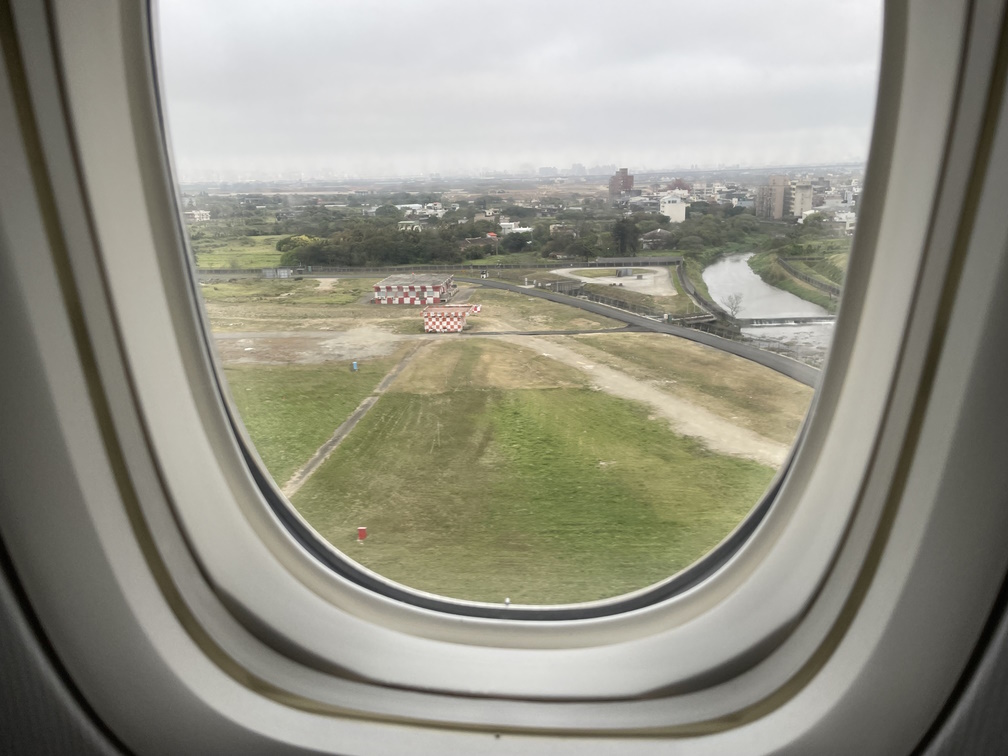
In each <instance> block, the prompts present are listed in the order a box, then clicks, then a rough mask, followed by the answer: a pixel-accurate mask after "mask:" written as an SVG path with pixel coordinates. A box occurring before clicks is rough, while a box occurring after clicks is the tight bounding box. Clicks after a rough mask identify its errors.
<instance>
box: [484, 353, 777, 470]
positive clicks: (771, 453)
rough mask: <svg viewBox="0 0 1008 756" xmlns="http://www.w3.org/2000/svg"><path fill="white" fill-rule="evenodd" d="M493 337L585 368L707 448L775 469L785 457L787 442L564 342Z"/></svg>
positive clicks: (611, 390)
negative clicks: (596, 360) (634, 375)
mask: <svg viewBox="0 0 1008 756" xmlns="http://www.w3.org/2000/svg"><path fill="white" fill-rule="evenodd" d="M491 338H499V339H504V340H507V341H511V342H512V343H516V344H520V345H521V346H524V347H526V348H531V349H535V350H536V351H538V352H539V353H540V354H541V355H542V356H544V357H549V358H551V359H554V360H558V361H560V362H563V363H564V364H567V365H570V366H571V367H574V368H577V369H579V370H582V371H584V372H585V373H586V374H588V375H590V376H591V381H592V384H593V385H594V386H595V388H597V389H598V390H600V391H605V392H606V393H608V394H612V395H613V396H618V397H620V398H623V399H630V400H632V401H637V402H643V403H644V404H647V405H648V406H650V407H652V408H653V409H654V411H655V413H656V415H657V416H660V417H664V418H665V419H666V420H668V421H669V423H670V424H671V425H672V428H673V430H675V431H676V432H677V433H680V434H682V435H685V436H690V437H692V438H696V439H698V440H700V441H702V442H703V443H704V444H705V445H706V446H707V447H708V448H709V449H711V451H715V452H719V453H721V454H730V455H732V456H737V457H744V458H746V459H752V460H755V461H756V462H760V463H762V464H765V465H772V466H774V467H779V466H780V465H781V464H783V462H784V460H785V459H786V458H787V455H788V451H789V450H790V447H789V446H788V445H787V444H782V443H779V442H777V441H773V440H771V439H768V438H766V437H764V436H761V435H759V434H758V433H754V432H753V431H751V430H749V429H747V428H743V427H740V426H739V425H737V424H735V423H734V422H732V421H731V420H726V419H725V418H723V417H721V416H719V415H717V414H715V413H714V412H712V411H710V410H709V409H706V408H704V407H702V406H700V405H698V404H695V403H694V402H691V401H689V400H687V399H683V398H681V397H678V396H674V395H672V394H669V393H666V392H664V391H661V390H660V389H658V388H656V387H655V386H653V385H651V384H650V383H649V382H647V381H642V380H639V379H637V378H634V377H633V376H630V375H627V374H626V373H623V372H620V371H619V370H614V369H613V368H610V367H608V366H607V365H604V364H601V363H592V362H591V361H590V360H589V359H588V358H586V357H585V356H584V355H582V354H580V353H578V352H576V351H574V350H573V349H569V348H568V347H566V346H562V345H561V344H559V343H557V341H556V340H555V339H546V338H540V337H531V336H497V337H491Z"/></svg>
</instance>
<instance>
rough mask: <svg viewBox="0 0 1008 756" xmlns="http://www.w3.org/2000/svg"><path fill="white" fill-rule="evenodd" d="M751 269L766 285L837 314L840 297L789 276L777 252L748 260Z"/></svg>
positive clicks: (762, 253)
mask: <svg viewBox="0 0 1008 756" xmlns="http://www.w3.org/2000/svg"><path fill="white" fill-rule="evenodd" d="M748 264H749V268H750V269H751V270H752V271H753V272H754V273H755V274H756V275H757V276H759V277H760V278H761V279H762V280H763V281H764V283H767V284H769V285H770V286H773V287H775V288H777V289H781V290H783V291H786V292H789V293H791V294H794V295H795V296H796V297H801V298H802V299H804V300H805V301H806V302H811V303H813V304H816V305H818V306H819V307H822V308H823V309H824V310H826V311H827V312H829V313H835V312H836V311H837V306H838V305H839V299H838V297H835V296H833V295H831V294H829V293H827V292H825V291H821V290H820V289H817V288H815V287H814V286H811V285H809V284H807V283H805V282H804V281H799V280H798V279H797V278H794V277H793V276H791V275H789V274H788V272H787V271H786V270H785V269H784V267H783V266H782V265H780V263H779V262H778V258H777V253H776V252H758V253H757V254H755V255H753V256H752V257H750V258H749V260H748Z"/></svg>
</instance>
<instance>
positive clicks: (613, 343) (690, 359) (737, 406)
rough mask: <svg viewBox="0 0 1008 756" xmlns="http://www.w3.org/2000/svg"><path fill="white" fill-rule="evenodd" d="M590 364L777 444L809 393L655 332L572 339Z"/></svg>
mask: <svg viewBox="0 0 1008 756" xmlns="http://www.w3.org/2000/svg"><path fill="white" fill-rule="evenodd" d="M565 343H566V344H567V345H568V346H570V347H572V348H575V349H577V350H578V351H581V352H583V353H584V354H585V355H586V356H587V357H589V358H591V359H592V360H595V361H598V362H601V363H603V364H606V365H609V366H610V367H613V368H618V369H620V370H622V371H623V372H625V373H627V374H629V375H632V376H634V377H636V378H640V379H642V380H646V381H649V382H651V383H653V384H654V385H656V386H658V387H659V388H660V389H662V390H664V391H669V392H671V393H674V394H676V395H677V396H681V397H683V398H685V399H688V400H689V401H691V402H693V403H694V404H698V405H700V406H702V407H705V408H706V409H709V410H711V411H712V412H714V413H715V414H717V415H720V416H721V417H724V418H725V419H728V420H732V421H733V422H735V423H736V424H738V425H740V426H742V427H744V428H749V429H751V430H753V431H755V432H756V433H759V434H760V435H761V436H765V437H766V438H769V439H773V440H774V441H779V442H780V443H783V444H791V443H793V442H794V439H795V435H796V434H797V433H798V429H799V427H800V426H801V423H802V420H803V419H804V417H805V413H806V411H807V410H808V406H809V403H810V402H811V401H812V394H813V391H812V389H811V388H809V387H808V386H805V385H803V384H800V383H798V382H797V381H793V380H791V379H790V378H786V377H785V376H783V375H781V374H780V373H777V372H775V371H773V370H770V369H769V368H765V367H762V366H760V365H756V364H754V363H752V362H749V361H748V360H743V359H742V358H741V357H735V356H733V355H730V354H727V353H725V352H721V351H719V350H717V349H712V348H710V347H706V346H704V345H702V344H694V343H692V342H689V341H686V340H684V339H678V338H675V337H672V336H663V335H660V334H647V333H632V334H619V335H598V336H594V335H593V336H576V337H573V338H572V339H570V340H568V341H566V342H565Z"/></svg>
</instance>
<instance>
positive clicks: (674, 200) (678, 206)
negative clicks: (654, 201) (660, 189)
mask: <svg viewBox="0 0 1008 756" xmlns="http://www.w3.org/2000/svg"><path fill="white" fill-rule="evenodd" d="M687 207H689V203H688V202H683V200H682V198H681V197H679V196H678V195H677V194H666V195H664V196H663V197H662V198H661V199H660V200H658V212H659V213H661V214H662V215H665V216H667V217H668V219H669V221H671V222H672V223H682V222H683V221H684V220H686V208H687Z"/></svg>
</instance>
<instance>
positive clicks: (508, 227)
mask: <svg viewBox="0 0 1008 756" xmlns="http://www.w3.org/2000/svg"><path fill="white" fill-rule="evenodd" d="M500 227H501V236H507V235H508V234H531V233H532V229H531V228H530V227H528V226H522V225H521V224H519V223H518V221H501V224H500Z"/></svg>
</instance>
